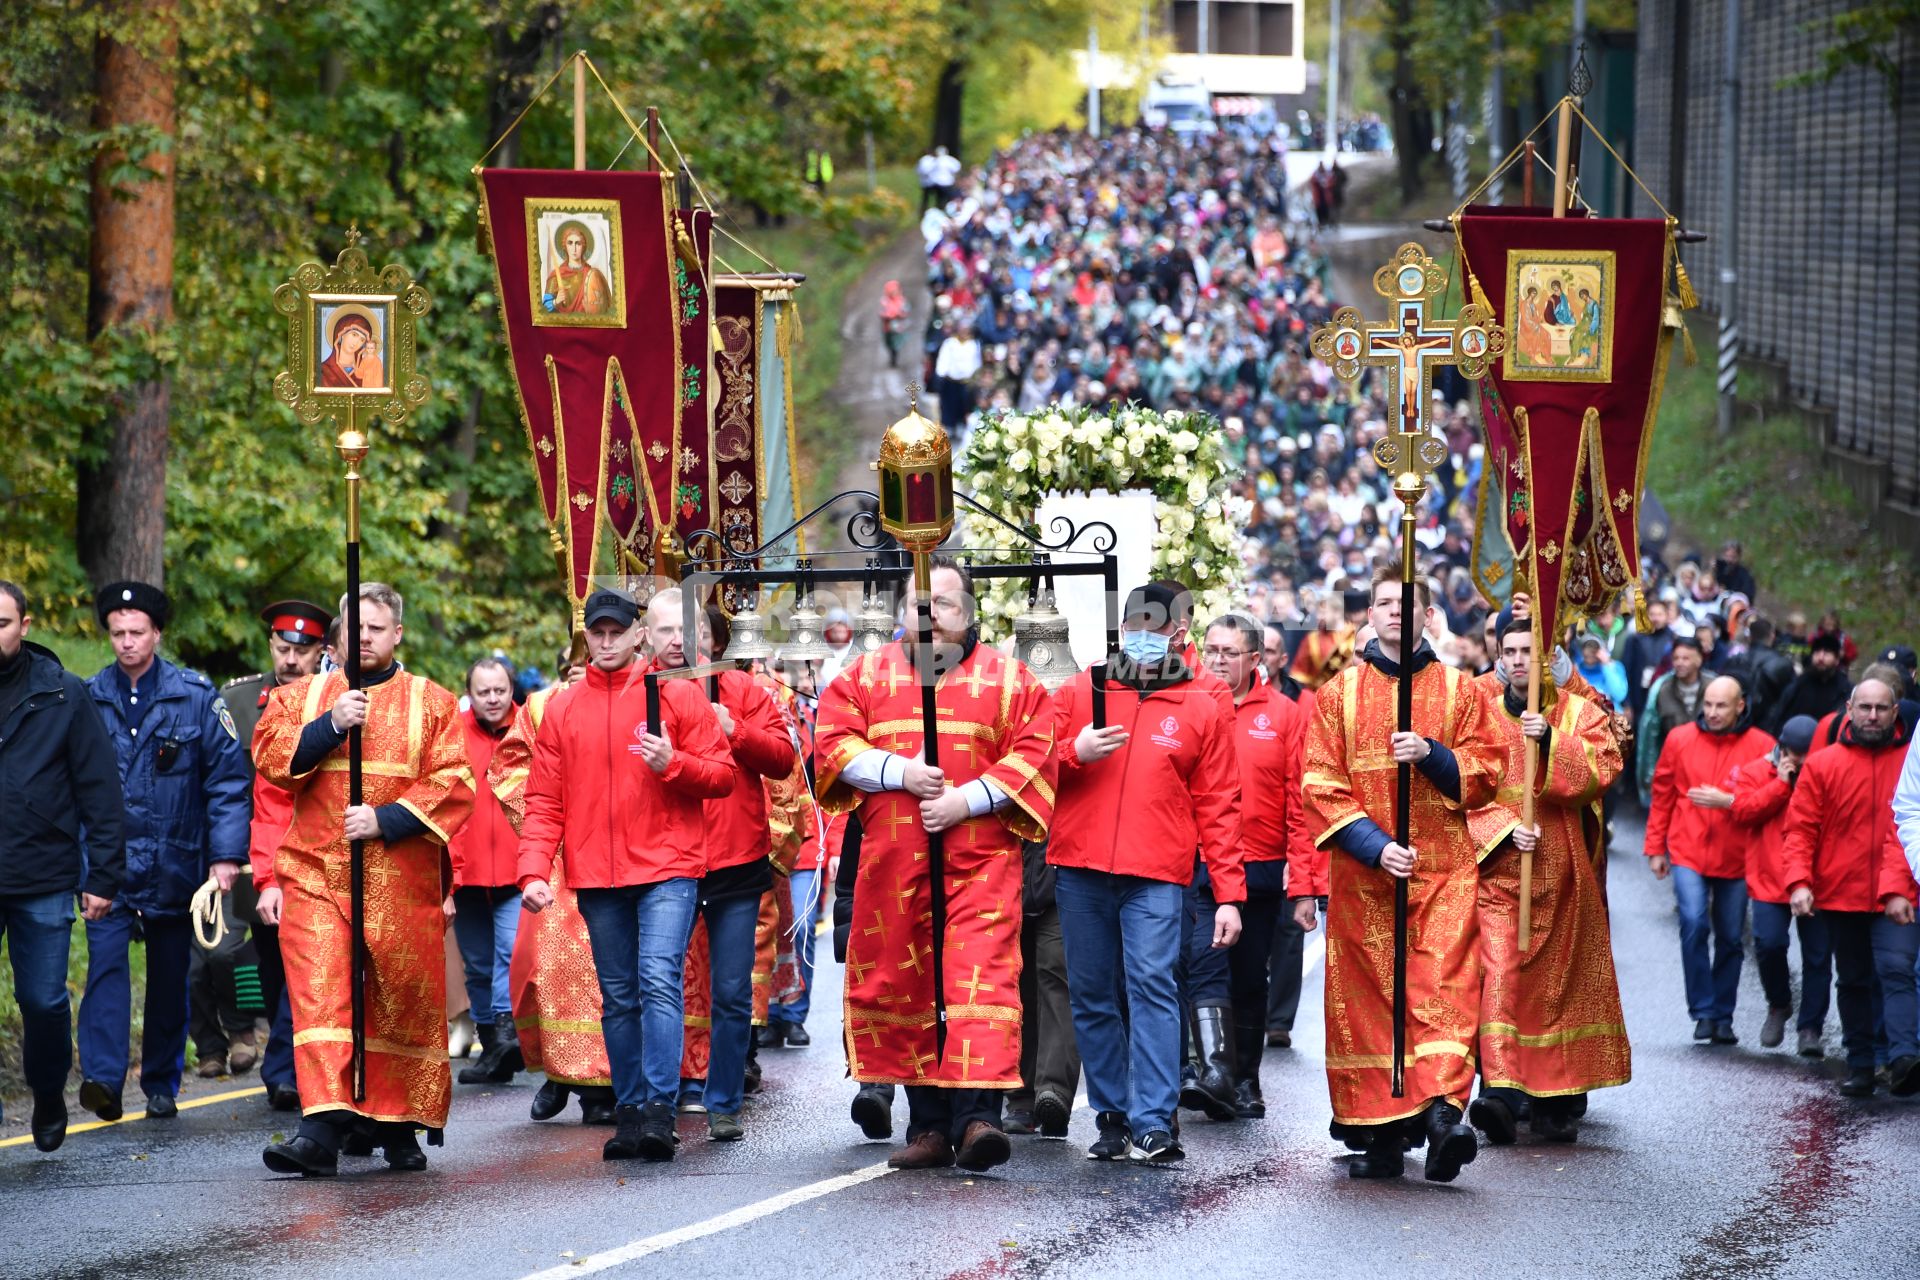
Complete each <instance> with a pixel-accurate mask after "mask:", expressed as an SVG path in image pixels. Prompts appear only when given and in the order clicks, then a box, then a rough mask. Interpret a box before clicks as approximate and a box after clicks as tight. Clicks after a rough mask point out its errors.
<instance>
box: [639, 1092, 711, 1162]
mask: <svg viewBox="0 0 1920 1280" xmlns="http://www.w3.org/2000/svg"><path fill="white" fill-rule="evenodd" d="M701 1110H702V1111H704V1110H705V1108H704V1107H703V1108H701ZM679 1141H680V1135H679V1134H677V1133H675V1132H674V1118H673V1107H672V1106H670V1105H669V1104H667V1103H666V1102H663V1101H661V1100H660V1099H658V1098H655V1099H654V1100H653V1101H652V1102H649V1103H647V1105H645V1106H644V1107H641V1108H640V1140H639V1145H640V1158H641V1159H642V1160H671V1159H673V1148H674V1144H675V1143H677V1142H679Z"/></svg>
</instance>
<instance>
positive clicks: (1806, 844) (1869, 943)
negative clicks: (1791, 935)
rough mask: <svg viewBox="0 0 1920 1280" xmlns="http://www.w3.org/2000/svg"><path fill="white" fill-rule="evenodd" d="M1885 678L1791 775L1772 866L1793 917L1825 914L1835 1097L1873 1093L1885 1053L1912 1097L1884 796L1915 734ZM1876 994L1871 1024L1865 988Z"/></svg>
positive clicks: (1901, 921) (1908, 873) (1896, 880)
mask: <svg viewBox="0 0 1920 1280" xmlns="http://www.w3.org/2000/svg"><path fill="white" fill-rule="evenodd" d="M1914 727H1915V726H1914V724H1913V722H1912V720H1911V719H1910V718H1907V717H1904V716H1903V715H1902V714H1901V711H1900V706H1899V699H1898V697H1897V695H1896V693H1895V691H1894V689H1893V687H1892V685H1890V684H1888V683H1887V682H1886V681H1883V680H1877V679H1870V680H1862V681H1861V682H1860V683H1859V684H1858V685H1856V686H1854V688H1853V691H1852V693H1851V694H1850V695H1849V697H1848V702H1847V720H1846V725H1845V727H1844V728H1842V729H1841V731H1840V739H1839V741H1838V742H1836V743H1835V744H1834V745H1833V746H1832V747H1829V748H1828V749H1827V750H1825V751H1818V752H1815V753H1814V754H1813V755H1812V756H1810V757H1809V758H1808V759H1807V762H1806V764H1805V766H1804V767H1803V768H1802V769H1801V770H1800V776H1799V780H1798V781H1797V782H1796V783H1795V785H1794V791H1793V799H1792V801H1791V802H1789V804H1788V808H1787V819H1786V838H1785V841H1784V847H1783V850H1782V853H1781V862H1782V863H1783V865H1784V866H1785V868H1786V881H1787V887H1788V891H1789V894H1790V899H1789V900H1790V902H1791V903H1792V909H1793V913H1794V915H1796V916H1802V917H1806V916H1813V915H1818V916H1821V917H1824V918H1825V920H1826V926H1827V936H1828V938H1829V939H1831V941H1832V944H1833V967H1834V974H1835V977H1836V979H1837V988H1838V989H1837V996H1836V1000H1835V1003H1836V1004H1838V1005H1839V1007H1840V1041H1841V1046H1842V1048H1843V1049H1844V1050H1845V1052H1846V1057H1847V1074H1846V1078H1845V1079H1844V1080H1843V1081H1841V1084H1840V1093H1841V1095H1842V1096H1844V1097H1849V1098H1867V1097H1871V1096H1873V1092H1874V1088H1875V1086H1876V1083H1877V1082H1876V1080H1875V1076H1874V1067H1875V1061H1876V1057H1877V1056H1880V1055H1881V1054H1884V1057H1885V1060H1886V1067H1887V1081H1888V1089H1889V1091H1890V1092H1892V1093H1893V1095H1894V1096H1895V1097H1906V1096H1909V1095H1911V1094H1914V1093H1920V1043H1917V1042H1916V1041H1917V1040H1920V1027H1917V1026H1916V1021H1917V1015H1916V1008H1915V999H1914V965H1915V962H1916V959H1920V926H1916V925H1915V924H1914V904H1915V902H1916V901H1920V889H1916V887H1915V884H1914V876H1913V873H1912V869H1911V867H1910V866H1909V865H1908V863H1907V860H1906V858H1905V856H1904V853H1903V851H1902V846H1901V844H1900V842H1899V840H1898V839H1897V837H1896V830H1897V828H1896V827H1895V823H1894V812H1893V799H1894V795H1895V792H1896V790H1897V788H1898V784H1899V781H1900V776H1901V773H1902V770H1903V766H1904V764H1905V760H1906V756H1907V754H1908V751H1909V749H1910V745H1911V743H1912V741H1913V736H1914ZM1876 983H1877V984H1878V987H1879V992H1880V1002H1879V1003H1880V1013H1879V1015H1878V1021H1879V1023H1880V1025H1879V1026H1878V1027H1876V1026H1875V1022H1876V1014H1875V1009H1874V1003H1875V1002H1874V998H1873V996H1874V987H1875V985H1876Z"/></svg>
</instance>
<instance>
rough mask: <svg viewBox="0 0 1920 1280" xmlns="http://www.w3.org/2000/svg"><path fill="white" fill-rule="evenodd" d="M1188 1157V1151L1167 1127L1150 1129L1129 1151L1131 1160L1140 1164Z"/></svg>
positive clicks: (1128, 1154) (1165, 1161)
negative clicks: (1174, 1138)
mask: <svg viewBox="0 0 1920 1280" xmlns="http://www.w3.org/2000/svg"><path fill="white" fill-rule="evenodd" d="M1186 1158H1187V1153H1186V1152H1185V1151H1183V1150H1182V1149H1181V1147H1180V1144H1179V1143H1178V1142H1175V1141H1174V1140H1173V1135H1172V1134H1171V1133H1168V1132H1167V1131H1166V1130H1165V1129H1149V1130H1148V1131H1147V1136H1146V1137H1144V1138H1141V1139H1140V1140H1139V1141H1138V1142H1135V1143H1134V1144H1133V1150H1131V1151H1129V1152H1127V1159H1128V1160H1129V1161H1134V1162H1138V1163H1140V1164H1172V1163H1173V1162H1174V1161H1176V1160H1184V1159H1186Z"/></svg>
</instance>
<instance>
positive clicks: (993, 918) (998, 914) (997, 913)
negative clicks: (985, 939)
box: [979, 898, 1007, 936]
mask: <svg viewBox="0 0 1920 1280" xmlns="http://www.w3.org/2000/svg"><path fill="white" fill-rule="evenodd" d="M1006 905H1007V900H1006V899H1005V898H995V899H994V900H993V910H991V911H988V910H986V909H985V908H982V909H981V911H980V913H979V915H980V919H981V920H982V921H984V922H985V923H987V924H989V925H995V924H999V923H1000V922H1001V921H1002V920H1005V919H1006V918H1007V913H1006V912H1005V911H1004V910H1002V908H1004V907H1005V906H1006ZM987 933H988V936H992V933H993V930H991V929H989V930H987Z"/></svg>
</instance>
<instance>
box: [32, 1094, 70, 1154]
mask: <svg viewBox="0 0 1920 1280" xmlns="http://www.w3.org/2000/svg"><path fill="white" fill-rule="evenodd" d="M66 1140H67V1099H66V1096H65V1095H64V1094H61V1093H58V1092H55V1093H36V1094H34V1095H33V1145H34V1146H36V1147H38V1148H39V1149H40V1150H42V1151H58V1150H59V1149H60V1144H61V1143H63V1142H65V1141H66Z"/></svg>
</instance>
